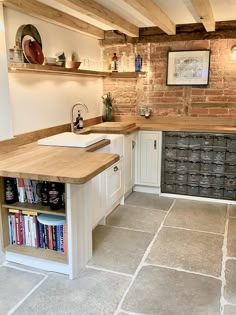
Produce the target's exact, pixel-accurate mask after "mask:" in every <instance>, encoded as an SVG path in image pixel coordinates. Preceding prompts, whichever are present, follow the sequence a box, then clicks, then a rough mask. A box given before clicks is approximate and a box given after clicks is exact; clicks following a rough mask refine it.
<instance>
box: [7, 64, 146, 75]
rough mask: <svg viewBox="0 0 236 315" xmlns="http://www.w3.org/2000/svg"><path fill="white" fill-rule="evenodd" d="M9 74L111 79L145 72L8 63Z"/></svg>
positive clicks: (144, 73)
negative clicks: (28, 73) (25, 73)
mask: <svg viewBox="0 0 236 315" xmlns="http://www.w3.org/2000/svg"><path fill="white" fill-rule="evenodd" d="M8 70H9V72H14V73H17V72H18V73H22V72H31V73H41V74H42V73H44V74H45V73H47V74H57V75H67V76H93V77H111V78H138V77H145V76H146V72H105V71H94V70H82V69H81V70H80V69H69V68H64V67H60V66H49V65H36V64H29V63H10V64H9V66H8Z"/></svg>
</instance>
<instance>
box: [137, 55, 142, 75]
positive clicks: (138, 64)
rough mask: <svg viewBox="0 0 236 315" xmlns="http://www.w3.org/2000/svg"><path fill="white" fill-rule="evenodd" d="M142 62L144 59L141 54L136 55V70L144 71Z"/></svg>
mask: <svg viewBox="0 0 236 315" xmlns="http://www.w3.org/2000/svg"><path fill="white" fill-rule="evenodd" d="M142 63H143V60H142V58H141V56H140V55H137V56H136V57H135V72H140V71H142Z"/></svg>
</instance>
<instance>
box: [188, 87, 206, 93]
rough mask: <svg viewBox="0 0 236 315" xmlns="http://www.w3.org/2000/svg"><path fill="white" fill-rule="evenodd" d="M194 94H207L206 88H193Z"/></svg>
mask: <svg viewBox="0 0 236 315" xmlns="http://www.w3.org/2000/svg"><path fill="white" fill-rule="evenodd" d="M191 93H192V95H205V89H194V88H192V90H191Z"/></svg>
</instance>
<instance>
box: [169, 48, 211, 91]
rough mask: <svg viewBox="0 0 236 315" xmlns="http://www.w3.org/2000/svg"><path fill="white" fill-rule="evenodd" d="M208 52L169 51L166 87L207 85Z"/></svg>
mask: <svg viewBox="0 0 236 315" xmlns="http://www.w3.org/2000/svg"><path fill="white" fill-rule="evenodd" d="M210 53H211V52H210V50H208V49H205V50H181V51H169V52H168V63H167V77H166V84H167V85H208V83H209V70H210Z"/></svg>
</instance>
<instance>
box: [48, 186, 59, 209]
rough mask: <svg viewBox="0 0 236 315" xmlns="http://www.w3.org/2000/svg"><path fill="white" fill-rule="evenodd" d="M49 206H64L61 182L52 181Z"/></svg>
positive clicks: (54, 207)
mask: <svg viewBox="0 0 236 315" xmlns="http://www.w3.org/2000/svg"><path fill="white" fill-rule="evenodd" d="M48 195H49V206H50V208H51V209H52V210H59V209H60V208H61V207H62V192H61V189H60V184H58V183H54V182H52V183H50V185H49V190H48Z"/></svg>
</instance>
